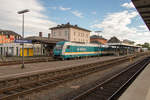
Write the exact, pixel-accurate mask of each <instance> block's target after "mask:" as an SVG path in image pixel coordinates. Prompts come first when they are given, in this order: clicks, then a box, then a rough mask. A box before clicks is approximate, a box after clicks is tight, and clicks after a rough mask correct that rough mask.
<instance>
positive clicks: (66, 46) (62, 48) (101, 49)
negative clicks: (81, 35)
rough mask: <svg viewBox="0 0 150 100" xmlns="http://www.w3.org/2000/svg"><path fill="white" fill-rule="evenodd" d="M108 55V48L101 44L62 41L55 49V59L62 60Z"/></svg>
mask: <svg viewBox="0 0 150 100" xmlns="http://www.w3.org/2000/svg"><path fill="white" fill-rule="evenodd" d="M107 53H108V47H106V46H104V45H103V46H102V45H99V44H89V43H87V44H83V43H75V42H69V41H61V42H58V43H56V46H55V48H54V49H53V57H54V58H61V59H62V60H65V59H68V58H77V57H87V56H100V55H103V54H107Z"/></svg>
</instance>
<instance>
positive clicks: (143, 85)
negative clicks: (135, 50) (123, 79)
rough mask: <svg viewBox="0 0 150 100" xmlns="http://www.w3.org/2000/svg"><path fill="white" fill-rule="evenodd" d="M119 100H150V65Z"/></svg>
mask: <svg viewBox="0 0 150 100" xmlns="http://www.w3.org/2000/svg"><path fill="white" fill-rule="evenodd" d="M118 100H150V64H149V65H147V67H146V68H145V69H144V70H143V71H142V72H141V73H140V75H139V76H138V77H137V78H136V79H135V80H134V82H133V83H132V84H131V85H130V86H129V87H128V88H127V90H126V91H125V92H124V93H123V94H122V96H120V98H119V99H118Z"/></svg>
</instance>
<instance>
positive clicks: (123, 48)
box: [107, 37, 141, 56]
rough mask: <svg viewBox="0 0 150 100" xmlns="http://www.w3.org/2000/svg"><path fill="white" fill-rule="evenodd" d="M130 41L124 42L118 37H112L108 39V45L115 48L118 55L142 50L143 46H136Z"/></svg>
mask: <svg viewBox="0 0 150 100" xmlns="http://www.w3.org/2000/svg"><path fill="white" fill-rule="evenodd" d="M130 42H131V41H130ZM130 42H127V41H126V42H125V41H124V42H122V41H120V40H119V39H118V38H117V37H112V38H110V39H109V40H108V42H107V45H109V46H111V47H113V48H115V49H114V54H115V55H118V56H119V55H128V54H134V53H137V52H140V50H141V47H140V46H135V45H134V42H133V41H132V42H131V44H130Z"/></svg>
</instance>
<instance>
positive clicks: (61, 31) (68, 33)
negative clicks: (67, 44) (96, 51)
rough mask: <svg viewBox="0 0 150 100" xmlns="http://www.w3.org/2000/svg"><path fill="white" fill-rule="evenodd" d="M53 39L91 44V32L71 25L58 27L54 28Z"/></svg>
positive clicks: (52, 30) (52, 31)
mask: <svg viewBox="0 0 150 100" xmlns="http://www.w3.org/2000/svg"><path fill="white" fill-rule="evenodd" d="M50 29H51V38H56V39H64V40H67V41H71V42H83V43H89V42H90V32H91V31H90V30H87V29H84V28H81V27H78V26H77V25H71V24H70V23H67V24H62V25H57V27H52V28H50Z"/></svg>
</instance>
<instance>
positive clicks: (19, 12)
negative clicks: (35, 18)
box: [18, 9, 29, 69]
mask: <svg viewBox="0 0 150 100" xmlns="http://www.w3.org/2000/svg"><path fill="white" fill-rule="evenodd" d="M27 12H29V10H28V9H25V10H22V11H18V14H22V40H23V39H24V13H27ZM21 68H22V69H23V68H24V43H22V66H21Z"/></svg>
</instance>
